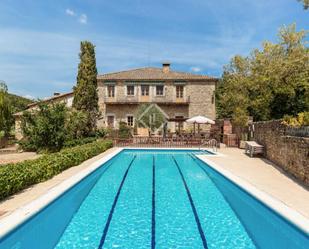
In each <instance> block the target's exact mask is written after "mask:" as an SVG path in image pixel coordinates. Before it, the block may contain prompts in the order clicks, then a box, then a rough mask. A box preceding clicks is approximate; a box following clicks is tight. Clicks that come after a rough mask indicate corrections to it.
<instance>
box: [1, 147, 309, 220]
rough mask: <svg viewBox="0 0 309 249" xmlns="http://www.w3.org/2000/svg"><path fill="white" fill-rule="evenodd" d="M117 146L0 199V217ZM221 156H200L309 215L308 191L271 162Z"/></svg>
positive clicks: (232, 151) (232, 153) (238, 153)
mask: <svg viewBox="0 0 309 249" xmlns="http://www.w3.org/2000/svg"><path fill="white" fill-rule="evenodd" d="M115 150H117V148H112V149H109V150H108V151H106V152H104V153H102V154H100V155H98V156H96V157H93V158H91V159H89V160H87V161H85V162H83V163H82V164H80V165H78V166H75V167H72V168H70V169H68V170H66V171H64V172H62V173H61V174H59V175H57V176H55V177H53V178H52V179H50V180H48V181H46V182H43V183H39V184H36V185H34V186H32V187H30V188H28V189H26V190H24V191H22V192H20V193H18V194H16V195H14V196H12V197H10V198H8V199H6V200H4V201H2V202H0V221H1V219H2V218H4V217H7V216H8V215H9V214H11V213H12V212H13V211H15V210H17V209H20V208H21V207H23V206H25V205H27V204H29V203H30V202H31V201H34V200H35V199H37V198H39V197H41V196H42V195H43V194H44V193H46V192H48V191H49V190H50V189H52V188H54V187H55V186H57V185H59V184H60V183H62V182H64V181H65V180H66V179H68V178H70V177H71V176H74V175H76V174H78V173H79V172H81V171H83V170H85V169H87V168H88V167H90V166H91V165H92V164H93V163H94V162H96V161H97V160H99V159H102V158H104V157H105V156H107V155H110V154H112V153H114V152H115ZM218 152H219V153H220V154H222V156H200V157H201V158H204V157H205V158H207V159H208V160H211V161H213V162H214V163H216V164H217V165H218V167H221V168H222V169H225V170H227V171H229V172H230V173H232V174H233V175H235V176H237V177H239V178H241V179H242V180H244V181H246V182H247V183H249V184H251V185H253V186H254V187H256V188H257V189H259V190H260V191H263V192H265V193H266V194H268V195H270V196H272V197H273V198H275V199H277V200H278V201H280V202H282V203H284V204H285V205H286V206H288V207H290V208H292V209H294V210H295V211H297V212H298V213H300V214H302V215H303V216H305V217H307V218H309V191H308V190H306V189H305V188H304V187H302V186H301V185H299V184H298V183H297V182H295V181H294V180H293V179H292V178H290V177H288V176H286V175H285V174H284V173H283V172H282V171H280V170H279V169H278V168H277V167H276V166H275V165H274V164H272V163H271V162H269V161H268V160H266V159H263V158H250V157H248V156H247V155H245V154H244V151H243V150H240V149H237V148H222V149H220V150H219V151H218Z"/></svg>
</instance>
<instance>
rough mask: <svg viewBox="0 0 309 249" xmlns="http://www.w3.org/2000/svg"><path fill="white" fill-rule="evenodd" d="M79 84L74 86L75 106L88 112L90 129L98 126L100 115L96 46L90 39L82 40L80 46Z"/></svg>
mask: <svg viewBox="0 0 309 249" xmlns="http://www.w3.org/2000/svg"><path fill="white" fill-rule="evenodd" d="M80 49H81V51H80V54H79V57H80V63H79V65H78V74H77V85H76V87H74V100H73V108H75V109H76V110H79V111H84V112H85V113H87V114H88V125H89V128H90V130H94V129H95V128H96V118H97V116H98V109H99V108H98V93H97V67H96V58H95V47H94V45H93V44H92V43H91V42H89V41H82V42H81V46H80Z"/></svg>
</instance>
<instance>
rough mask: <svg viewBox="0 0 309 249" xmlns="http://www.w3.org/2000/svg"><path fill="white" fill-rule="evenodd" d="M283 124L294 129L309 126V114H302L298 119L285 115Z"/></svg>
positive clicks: (299, 114)
mask: <svg viewBox="0 0 309 249" xmlns="http://www.w3.org/2000/svg"><path fill="white" fill-rule="evenodd" d="M282 123H283V124H285V125H288V126H292V127H300V126H309V112H300V113H298V115H297V117H293V116H291V115H285V116H284V117H283V121H282Z"/></svg>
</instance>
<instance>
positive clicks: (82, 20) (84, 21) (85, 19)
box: [79, 14, 87, 24]
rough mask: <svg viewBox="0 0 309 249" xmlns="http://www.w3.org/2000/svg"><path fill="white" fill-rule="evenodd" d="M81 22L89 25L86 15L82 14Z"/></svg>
mask: <svg viewBox="0 0 309 249" xmlns="http://www.w3.org/2000/svg"><path fill="white" fill-rule="evenodd" d="M79 22H80V23H82V24H86V23H87V15H86V14H81V15H80V17H79Z"/></svg>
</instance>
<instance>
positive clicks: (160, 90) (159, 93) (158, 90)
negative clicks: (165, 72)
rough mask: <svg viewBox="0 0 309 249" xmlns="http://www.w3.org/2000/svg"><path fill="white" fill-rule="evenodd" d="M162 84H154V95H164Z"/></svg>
mask: <svg viewBox="0 0 309 249" xmlns="http://www.w3.org/2000/svg"><path fill="white" fill-rule="evenodd" d="M163 91H164V86H156V95H157V96H163V95H164V92H163Z"/></svg>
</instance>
